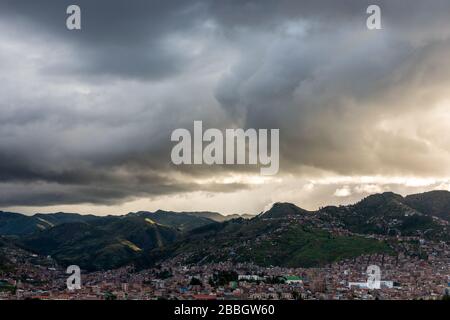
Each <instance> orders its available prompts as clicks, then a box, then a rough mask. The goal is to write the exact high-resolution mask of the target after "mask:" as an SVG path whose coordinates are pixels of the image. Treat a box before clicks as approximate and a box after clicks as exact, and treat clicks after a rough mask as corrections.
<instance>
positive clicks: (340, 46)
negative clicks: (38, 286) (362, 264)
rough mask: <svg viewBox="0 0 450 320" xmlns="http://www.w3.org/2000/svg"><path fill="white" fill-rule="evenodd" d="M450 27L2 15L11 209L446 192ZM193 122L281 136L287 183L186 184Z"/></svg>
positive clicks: (414, 7)
mask: <svg viewBox="0 0 450 320" xmlns="http://www.w3.org/2000/svg"><path fill="white" fill-rule="evenodd" d="M75 3H76V4H78V5H79V6H80V7H81V10H82V30H81V31H69V30H67V28H66V23H65V20H66V18H67V15H66V8H67V6H69V5H70V4H75ZM370 4H377V5H379V6H380V7H381V12H382V27H383V29H382V30H372V31H371V30H368V29H367V27H366V19H367V17H368V15H367V14H366V9H367V7H368V6H369V5H370ZM449 15H450V2H449V1H448V0H430V1H426V2H425V1H420V0H389V1H375V0H374V1H365V0H341V1H335V0H318V1H308V0H292V1H289V0H277V1H268V0H253V1H250V0H249V1H245V0H239V1H237V0H227V1H211V0H210V1H208V0H199V1H148V0H133V1H123V0H108V1H106V0H105V1H101V0H97V1H92V0H71V1H66V0H52V1H51V0H39V1H31V0H28V1H23V0H0V30H2V32H0V208H1V209H3V210H11V211H19V212H25V213H32V212H53V211H69V212H81V213H95V214H119V213H120V214H123V213H127V212H129V211H136V210H156V209H159V208H161V209H170V210H185V211H187V210H211V211H219V212H222V213H226V214H227V213H258V212H260V211H261V210H263V209H264V208H265V207H266V206H268V205H269V204H270V203H272V202H275V201H290V202H293V203H296V204H297V205H299V206H301V207H304V208H307V209H316V208H317V207H319V206H322V205H326V204H343V203H350V202H354V201H356V200H358V199H361V198H362V197H364V196H367V195H368V194H371V193H375V192H382V191H388V190H389V191H394V192H398V193H401V194H408V193H414V192H421V191H426V190H433V189H447V190H449V189H450V166H449V165H448V164H449V163H450V126H449V123H450V111H449V110H450V109H449V108H450V90H449V88H450V59H449V57H450V21H449V19H448V17H449ZM194 120H202V121H203V125H204V127H205V128H206V127H208V128H212V127H214V128H220V129H225V128H234V127H240V128H256V129H258V128H267V129H270V128H279V129H280V172H279V174H278V175H276V176H272V177H263V176H260V174H259V169H258V168H256V167H254V166H244V167H242V166H211V167H204V166H181V167H179V166H174V165H173V164H172V163H171V160H170V152H171V149H172V147H173V145H174V144H173V143H172V142H171V141H170V135H171V133H172V131H173V130H174V129H177V128H187V129H189V130H192V127H193V121H194Z"/></svg>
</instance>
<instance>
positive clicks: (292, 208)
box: [260, 202, 313, 218]
mask: <svg viewBox="0 0 450 320" xmlns="http://www.w3.org/2000/svg"><path fill="white" fill-rule="evenodd" d="M312 213H313V212H311V211H307V210H304V209H301V208H299V207H297V206H296V205H294V204H292V203H280V202H277V203H275V204H274V205H273V206H272V208H270V210H268V211H266V212H263V213H262V214H261V215H260V217H264V218H284V217H287V216H296V215H302V214H312Z"/></svg>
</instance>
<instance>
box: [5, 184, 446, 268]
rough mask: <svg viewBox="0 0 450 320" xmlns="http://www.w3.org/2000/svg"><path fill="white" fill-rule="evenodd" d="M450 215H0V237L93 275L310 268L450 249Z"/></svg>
mask: <svg viewBox="0 0 450 320" xmlns="http://www.w3.org/2000/svg"><path fill="white" fill-rule="evenodd" d="M449 210H450V192H446V191H433V192H427V193H423V194H417V195H410V196H407V197H402V196H401V195H398V194H395V193H392V192H386V193H382V194H374V195H371V196H368V197H366V198H365V199H363V200H361V201H359V202H358V203H355V204H353V205H347V206H328V207H324V208H321V209H320V210H317V211H314V212H313V211H307V210H304V209H301V208H299V207H297V206H296V205H294V204H291V203H275V204H274V205H273V206H272V207H271V208H270V209H269V210H267V211H266V212H263V213H261V214H259V215H258V216H251V217H250V219H246V218H248V216H239V215H231V216H223V215H220V214H219V213H215V212H171V211H162V210H158V211H156V212H148V211H140V212H134V213H129V214H127V215H125V216H104V217H96V216H83V215H79V214H70V213H55V214H48V215H46V214H36V215H34V216H24V215H21V214H18V213H10V212H0V236H2V235H3V236H14V237H13V238H12V239H18V240H15V241H16V244H19V245H20V246H22V247H23V248H24V249H26V250H31V251H33V252H37V253H40V254H42V255H51V256H52V257H53V258H55V259H56V260H57V261H58V262H60V263H62V264H77V265H80V266H81V267H82V268H85V269H88V270H100V269H111V268H116V267H119V266H123V265H126V264H130V263H136V264H137V265H139V266H144V267H145V266H149V265H153V264H155V263H157V262H158V261H162V260H164V259H168V258H173V257H177V259H180V261H184V262H185V263H196V264H202V263H206V262H211V261H228V260H231V261H234V262H244V261H245V262H254V263H257V264H260V265H278V266H289V267H296V266H307V267H308V266H320V265H324V264H327V263H331V262H334V261H337V260H340V259H345V258H352V257H356V256H358V255H362V254H371V253H376V252H377V253H386V254H390V253H392V250H394V249H395V248H397V246H396V245H395V242H396V241H397V237H404V236H408V237H416V239H417V238H419V239H426V240H431V241H446V242H448V241H450V225H449ZM386 237H388V238H386ZM376 238H379V239H383V241H379V240H376ZM387 239H389V241H388V240H387ZM8 241H11V239H9V240H8ZM0 244H1V243H0ZM0 263H3V264H4V262H1V261H0Z"/></svg>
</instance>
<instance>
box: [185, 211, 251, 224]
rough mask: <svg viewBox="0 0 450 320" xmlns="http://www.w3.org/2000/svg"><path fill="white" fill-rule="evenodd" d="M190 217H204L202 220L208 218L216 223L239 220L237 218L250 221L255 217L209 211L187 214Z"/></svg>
mask: <svg viewBox="0 0 450 320" xmlns="http://www.w3.org/2000/svg"><path fill="white" fill-rule="evenodd" d="M187 213H188V214H190V215H193V216H197V217H204V218H208V219H211V220H214V221H216V222H224V221H228V220H232V219H239V218H243V219H252V218H254V217H255V216H254V215H251V214H231V215H226V216H224V215H221V214H220V213H217V212H209V211H205V212H187Z"/></svg>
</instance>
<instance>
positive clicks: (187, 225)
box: [128, 210, 223, 231]
mask: <svg viewBox="0 0 450 320" xmlns="http://www.w3.org/2000/svg"><path fill="white" fill-rule="evenodd" d="M211 214H212V215H220V214H218V213H204V215H203V213H198V212H173V211H163V210H158V211H156V212H148V211H140V212H136V213H130V214H128V215H129V216H137V217H144V218H146V219H149V220H151V221H154V222H155V223H158V224H160V225H165V226H168V227H173V228H177V229H179V230H180V231H189V230H192V229H195V228H198V227H201V226H204V225H207V224H210V223H214V222H215V220H214V219H212V218H210V217H208V216H211ZM220 216H221V215H220ZM222 217H223V216H222Z"/></svg>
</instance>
